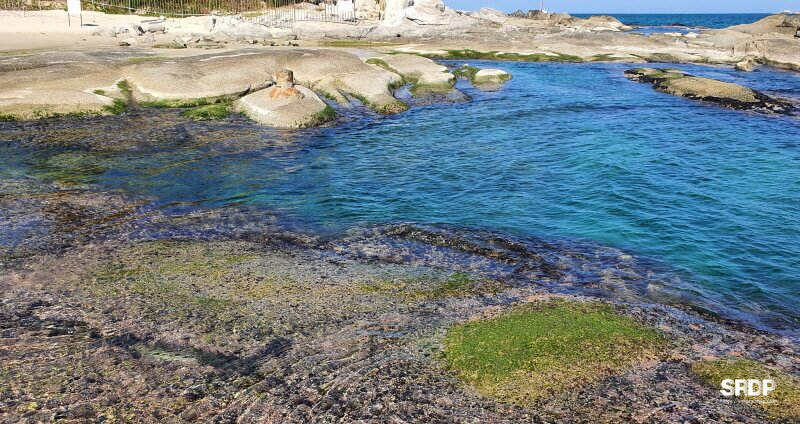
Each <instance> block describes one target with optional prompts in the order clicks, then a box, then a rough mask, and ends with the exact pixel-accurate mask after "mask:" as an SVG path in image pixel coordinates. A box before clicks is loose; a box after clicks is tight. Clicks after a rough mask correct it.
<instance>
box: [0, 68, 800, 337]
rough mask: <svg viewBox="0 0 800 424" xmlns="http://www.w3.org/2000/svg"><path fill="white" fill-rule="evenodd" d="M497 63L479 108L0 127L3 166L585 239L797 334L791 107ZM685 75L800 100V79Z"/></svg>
mask: <svg viewBox="0 0 800 424" xmlns="http://www.w3.org/2000/svg"><path fill="white" fill-rule="evenodd" d="M472 63H473V64H477V65H479V66H480V65H482V63H480V62H472ZM486 66H491V67H499V68H503V69H506V70H508V71H510V72H511V73H513V74H514V79H513V80H511V81H510V82H509V83H508V84H507V86H506V87H505V88H504V89H503V90H501V91H499V92H496V93H482V92H479V91H476V90H468V91H469V93H468V94H469V95H470V96H472V97H473V99H474V101H473V102H471V103H468V104H456V105H430V106H424V107H418V108H414V109H412V110H411V111H409V112H408V113H405V114H401V115H397V116H390V117H376V116H373V115H370V116H368V117H367V118H366V119H359V118H358V117H357V116H355V115H353V114H346V117H345V119H346V120H347V122H346V125H341V126H339V127H335V128H323V129H317V130H310V131H302V132H300V131H276V130H270V129H265V128H260V127H257V126H255V125H252V124H250V123H249V122H247V121H245V120H243V119H241V118H236V117H234V118H232V119H230V120H226V121H221V122H202V123H198V122H191V121H187V120H183V119H182V118H180V116H179V113H178V112H171V111H156V112H152V111H147V112H145V111H142V112H133V113H131V114H129V115H126V116H123V117H111V118H98V119H90V120H85V121H75V120H49V121H46V122H41V123H28V124H13V123H0V128H1V129H2V131H0V150H1V151H0V163H2V166H0V178H3V179H18V178H35V179H39V180H45V181H47V182H48V183H53V182H55V183H59V184H62V185H66V186H70V185H75V184H82V185H89V186H91V187H100V188H102V189H104V190H120V191H122V192H126V193H129V194H131V195H134V196H142V197H145V198H148V199H153V201H152V204H151V205H150V206H151V207H154V208H160V209H162V210H164V211H179V212H181V213H183V212H186V211H189V212H191V211H198V210H206V209H209V208H211V209H214V208H222V207H237V208H239V207H241V208H247V210H250V211H263V214H264V215H269V216H271V217H272V216H279V217H281V218H280V220H282V221H281V222H291V223H292V225H294V226H296V227H297V228H301V229H303V230H304V231H308V232H313V233H316V234H321V235H338V236H341V235H343V234H345V233H346V231H347V230H348V229H352V228H373V226H382V225H388V224H396V223H404V222H414V223H419V224H423V225H432V224H446V225H451V226H455V228H479V229H485V230H490V231H491V232H493V233H496V234H505V235H507V236H508V237H512V238H517V237H518V238H522V239H525V238H528V237H533V238H536V239H545V240H564V241H566V240H588V241H591V242H592V243H594V244H596V245H600V246H613V247H614V248H617V249H621V250H623V251H626V252H632V253H633V254H634V255H635V256H637V257H639V258H641V257H647V258H652V259H653V260H654V261H656V262H655V263H658V264H661V265H659V267H660V266H664V267H668V269H669V270H670V271H671V277H669V278H664V279H660V280H659V281H651V282H647V283H646V284H643V285H644V286H649V287H652V288H654V289H653V290H656V288H658V287H665V288H666V289H668V290H669V291H674V292H677V293H688V294H691V295H693V296H699V297H700V298H702V299H706V302H707V303H709V304H712V305H716V306H717V307H718V308H719V309H724V310H728V311H734V312H735V313H738V314H741V315H742V316H749V317H750V318H751V319H753V320H754V321H756V322H760V323H761V324H768V325H771V326H776V327H791V328H794V329H797V327H798V325H799V324H798V322H800V314H798V313H797V305H798V304H800V290H798V289H799V288H800V287H798V284H800V224H799V223H798V220H797V217H798V216H800V152H798V146H799V145H800V141H798V140H800V124H799V123H798V121H797V120H796V119H793V118H786V117H772V116H760V115H754V114H749V113H743V112H739V111H733V110H726V109H721V108H717V107H715V106H710V105H706V104H703V103H698V102H693V101H690V100H687V99H682V98H676V97H672V96H669V95H665V94H662V93H658V92H656V91H655V90H652V88H650V87H648V86H646V85H644V84H635V83H631V82H630V81H628V80H627V79H625V78H624V77H623V76H622V71H623V70H624V69H625V68H626V67H629V66H630V65H629V64H580V65H577V64H543V63H492V64H486ZM669 66H676V65H669ZM679 67H680V68H682V69H684V70H687V71H689V72H690V73H693V74H696V75H700V76H710V77H714V78H718V79H722V80H726V81H732V82H739V83H744V84H747V85H750V86H752V87H754V88H756V89H760V90H765V91H769V92H773V93H778V94H779V95H783V96H796V97H800V74H797V73H789V72H782V71H775V70H769V69H761V70H759V71H758V72H754V73H736V72H734V71H732V70H730V69H727V68H722V67H699V66H685V65H679ZM76 177H82V178H76ZM83 177H85V178H83ZM59 178H61V181H57V180H58V179H59ZM54 180H56V181H54ZM657 268H658V267H657ZM659 269H660V268H659ZM584 277H585V278H586V279H587V280H588V279H591V278H595V279H596V281H600V280H602V276H601V274H600V273H598V274H596V275H594V276H593V274H591V273H590V274H587V275H586V276H584Z"/></svg>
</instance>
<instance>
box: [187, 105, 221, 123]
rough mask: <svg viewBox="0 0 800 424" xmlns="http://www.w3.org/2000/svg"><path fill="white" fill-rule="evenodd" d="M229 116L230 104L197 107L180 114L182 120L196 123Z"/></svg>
mask: <svg viewBox="0 0 800 424" xmlns="http://www.w3.org/2000/svg"><path fill="white" fill-rule="evenodd" d="M228 115H230V103H216V104H211V105H205V106H198V107H196V108H192V109H189V110H186V111H184V112H183V113H181V116H183V117H184V118H189V119H194V120H198V121H208V120H214V119H225V118H227V117H228Z"/></svg>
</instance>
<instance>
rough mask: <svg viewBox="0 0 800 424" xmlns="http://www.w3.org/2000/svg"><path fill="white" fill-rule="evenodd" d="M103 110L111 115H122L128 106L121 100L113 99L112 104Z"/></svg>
mask: <svg viewBox="0 0 800 424" xmlns="http://www.w3.org/2000/svg"><path fill="white" fill-rule="evenodd" d="M103 109H104V110H105V111H106V112H108V113H110V114H112V115H122V114H123V113H125V111H126V110H128V104H127V103H125V102H124V101H122V100H119V99H114V102H113V103H112V104H111V105H109V106H105V107H103Z"/></svg>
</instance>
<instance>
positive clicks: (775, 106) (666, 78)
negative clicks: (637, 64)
mask: <svg viewBox="0 0 800 424" xmlns="http://www.w3.org/2000/svg"><path fill="white" fill-rule="evenodd" d="M625 76H626V77H628V78H629V79H631V80H633V81H637V82H644V83H650V84H652V85H653V88H655V89H656V90H658V91H661V92H663V93H667V94H672V95H675V96H680V97H686V98H689V99H692V100H701V101H705V102H710V103H716V104H718V105H720V106H723V107H727V108H731V109H738V110H750V111H756V112H762V113H778V114H795V113H796V112H797V105H795V104H793V103H791V102H789V101H786V100H781V99H775V98H772V97H769V96H767V95H766V94H764V93H761V92H758V91H755V90H752V89H750V88H747V87H744V86H741V85H738V84H732V83H727V82H722V81H717V80H714V79H710V78H701V77H694V76H691V75H689V74H687V73H685V72H683V71H681V70H679V69H655V68H636V69H629V70H627V71H625Z"/></svg>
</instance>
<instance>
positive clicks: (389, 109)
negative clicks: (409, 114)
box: [348, 93, 410, 115]
mask: <svg viewBox="0 0 800 424" xmlns="http://www.w3.org/2000/svg"><path fill="white" fill-rule="evenodd" d="M348 94H350V95H351V96H353V97H354V98H355V99H356V100H358V101H360V102H361V103H363V104H364V106H366V107H368V108H370V109H372V110H373V111H375V112H377V113H380V114H382V115H396V114H398V113H402V112H405V111H407V110H408V109H409V108H410V106H409V105H408V103H406V102H404V101H402V100H397V99H395V100H394V101H392V102H390V103H386V104H376V103H372V102H370V101H369V99H367V97H366V96H364V95H362V94H359V93H348Z"/></svg>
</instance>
